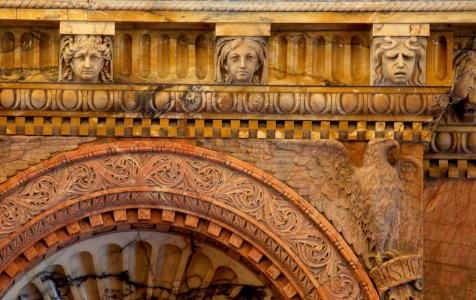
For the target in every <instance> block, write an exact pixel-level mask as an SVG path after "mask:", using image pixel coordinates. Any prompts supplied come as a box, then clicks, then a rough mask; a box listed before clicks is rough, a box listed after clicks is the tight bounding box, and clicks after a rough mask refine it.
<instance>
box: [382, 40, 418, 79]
mask: <svg viewBox="0 0 476 300" xmlns="http://www.w3.org/2000/svg"><path fill="white" fill-rule="evenodd" d="M374 47H375V54H374V60H375V63H374V72H375V76H376V79H375V80H374V84H375V85H401V86H420V85H424V84H425V76H424V68H425V59H424V58H425V49H426V41H425V40H424V39H420V40H419V39H418V38H416V37H385V38H379V40H378V41H377V42H376V43H375V46H374Z"/></svg>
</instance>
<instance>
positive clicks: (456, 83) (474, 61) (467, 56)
mask: <svg viewBox="0 0 476 300" xmlns="http://www.w3.org/2000/svg"><path fill="white" fill-rule="evenodd" d="M453 77H454V78H453V87H452V88H451V91H450V97H451V99H452V101H453V102H458V101H460V100H462V99H465V98H466V97H468V93H469V92H470V91H471V90H473V89H474V87H475V84H476V82H475V81H476V52H474V51H461V52H459V53H458V54H456V56H455V57H454V58H453Z"/></svg>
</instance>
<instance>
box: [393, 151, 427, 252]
mask: <svg viewBox="0 0 476 300" xmlns="http://www.w3.org/2000/svg"><path fill="white" fill-rule="evenodd" d="M395 168H396V169H397V171H398V174H399V177H400V180H401V185H400V189H401V193H402V196H401V203H400V209H401V219H402V220H404V221H403V222H401V224H400V231H401V232H402V231H403V232H405V234H403V235H400V238H399V240H398V241H397V243H398V245H396V248H397V249H402V251H404V252H406V253H418V251H419V249H420V248H421V247H423V245H422V244H421V242H420V241H421V239H415V238H414V237H416V236H421V235H422V228H421V218H422V216H421V214H420V213H419V212H421V211H422V202H421V201H420V199H421V198H422V197H421V193H422V185H423V166H422V164H421V162H420V161H418V160H417V159H416V158H413V157H410V156H404V157H401V158H400V159H398V160H397V162H396V163H395Z"/></svg>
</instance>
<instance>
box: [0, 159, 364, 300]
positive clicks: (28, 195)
mask: <svg viewBox="0 0 476 300" xmlns="http://www.w3.org/2000/svg"><path fill="white" fill-rule="evenodd" d="M138 187H141V188H144V189H153V190H156V192H150V193H145V194H144V193H139V194H140V195H139V196H137V197H138V198H140V199H141V200H140V201H142V202H145V203H154V204H160V203H163V204H164V205H167V206H173V207H180V208H184V209H188V210H191V211H197V212H200V213H203V214H205V215H208V216H211V217H214V218H216V219H218V220H221V221H223V222H224V223H226V224H229V225H230V226H231V227H233V228H236V229H237V230H238V232H240V233H242V234H245V235H248V236H249V237H250V238H251V239H254V240H256V241H257V242H258V243H259V244H261V245H262V247H263V248H265V249H267V250H268V251H269V252H270V253H273V254H274V256H275V257H276V259H277V260H278V261H280V263H281V264H282V265H284V266H285V268H286V269H287V270H288V272H289V273H290V274H293V276H295V278H296V281H297V282H298V283H300V284H301V285H302V289H303V291H304V292H305V293H306V294H307V295H309V296H312V297H311V298H312V299H314V298H316V297H319V293H317V292H315V291H316V289H319V290H320V291H321V292H320V293H323V294H325V295H326V296H327V297H329V298H330V299H363V297H364V296H363V293H362V291H361V288H360V287H359V283H358V281H357V280H356V279H355V274H354V273H353V271H352V267H351V266H350V265H349V264H348V263H347V262H346V261H345V260H344V258H343V257H342V256H341V255H340V254H339V251H338V249H336V247H335V245H333V244H332V243H330V241H329V238H328V237H326V235H325V234H324V233H323V232H322V231H321V229H319V227H318V226H316V225H315V224H314V222H313V221H311V220H310V219H309V218H308V217H306V216H304V215H303V213H302V212H301V210H300V208H298V207H297V206H296V205H294V204H293V203H292V202H290V201H289V200H287V199H286V198H285V197H284V196H283V195H282V194H280V193H278V192H277V191H276V190H275V189H273V188H271V187H270V186H266V185H263V184H262V183H259V182H258V181H256V180H255V179H254V178H252V177H251V176H249V175H247V174H245V173H243V172H238V171H236V170H233V169H231V168H228V167H225V166H223V165H220V164H218V163H214V162H210V161H206V160H203V159H200V158H197V157H189V156H185V155H180V154H173V153H150V152H149V153H121V154H117V155H114V156H102V157H95V158H91V159H88V160H83V161H80V162H77V163H74V164H72V165H71V166H66V167H61V168H57V169H55V170H53V171H51V172H50V173H46V174H43V175H40V176H38V177H37V178H35V179H34V180H32V181H30V182H28V183H27V184H25V185H24V186H20V187H19V188H17V189H16V190H14V191H12V192H11V193H10V194H7V195H6V196H4V197H3V199H1V200H0V234H1V237H3V238H5V237H7V236H8V235H9V234H12V233H13V232H14V231H15V230H17V229H18V228H20V227H21V226H22V225H24V224H25V223H27V222H28V221H29V220H30V219H32V218H34V217H35V216H37V215H39V214H40V213H42V212H43V211H46V210H49V209H52V208H54V207H55V206H56V205H58V204H59V203H64V202H65V201H67V200H72V199H78V198H80V197H85V198H90V197H96V198H95V199H94V201H92V200H91V199H89V200H87V201H86V200H85V201H79V202H77V204H76V205H77V207H76V208H71V207H65V208H63V209H64V210H65V212H64V214H62V215H63V216H65V218H70V217H72V216H74V215H77V214H78V213H79V214H81V213H84V212H86V211H88V210H90V209H92V208H93V207H96V208H97V207H101V206H104V207H107V206H110V205H115V204H117V203H123V204H124V203H128V201H129V202H131V201H132V202H133V200H132V199H134V197H136V196H135V195H134V193H121V194H113V195H107V196H102V194H104V193H106V192H104V191H107V190H108V189H117V188H124V190H127V189H128V188H138ZM157 189H158V190H157ZM160 190H162V191H169V192H170V191H173V192H171V193H172V194H171V195H170V196H167V197H164V194H163V193H162V192H160ZM181 194H182V195H181ZM95 195H96V196H95ZM200 197H205V198H209V200H206V201H205V200H203V199H202V200H197V199H200ZM207 201H209V202H207ZM215 202H217V203H221V204H220V205H219V206H217V205H216V204H215ZM221 206H223V207H221ZM66 220H67V219H66ZM64 221H65V220H60V219H56V220H48V219H43V220H41V222H40V223H35V226H38V227H36V228H30V230H31V231H32V232H31V235H32V236H37V235H38V231H39V232H42V229H41V227H42V226H43V227H44V226H52V224H57V223H58V222H59V224H61V222H64ZM41 224H43V225H41ZM24 237H25V235H17V237H16V238H14V239H13V240H12V242H11V243H9V244H8V245H6V246H5V247H3V249H1V251H0V267H1V266H3V265H4V264H5V261H6V260H8V259H9V257H11V256H12V255H14V253H15V251H17V249H19V248H21V246H22V245H24V244H25V243H26V242H27V240H25V238H24ZM280 241H281V242H280ZM301 266H304V267H305V268H304V269H302V267H301ZM306 270H307V271H306ZM309 274H311V276H309ZM316 299H317V298H316Z"/></svg>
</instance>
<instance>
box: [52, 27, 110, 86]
mask: <svg viewBox="0 0 476 300" xmlns="http://www.w3.org/2000/svg"><path fill="white" fill-rule="evenodd" d="M63 45H64V46H63V50H62V51H61V56H60V63H61V64H62V66H64V70H62V74H61V77H60V80H61V81H72V82H88V83H90V82H112V76H111V73H110V72H111V71H110V66H111V56H112V41H111V39H110V38H109V37H104V38H103V37H101V36H97V35H76V36H67V37H65V39H64V42H63Z"/></svg>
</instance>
